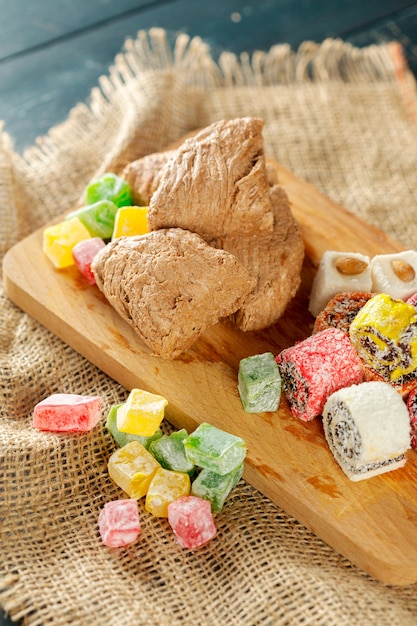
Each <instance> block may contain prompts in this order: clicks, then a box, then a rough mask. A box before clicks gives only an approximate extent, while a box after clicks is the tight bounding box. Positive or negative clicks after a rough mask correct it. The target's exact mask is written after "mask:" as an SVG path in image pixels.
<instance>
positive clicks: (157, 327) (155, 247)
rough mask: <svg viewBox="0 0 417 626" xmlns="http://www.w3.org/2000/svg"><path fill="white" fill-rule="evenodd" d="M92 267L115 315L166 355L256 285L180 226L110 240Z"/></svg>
mask: <svg viewBox="0 0 417 626" xmlns="http://www.w3.org/2000/svg"><path fill="white" fill-rule="evenodd" d="M92 270H93V273H94V276H95V279H96V283H97V286H98V287H99V289H100V290H101V291H102V292H103V293H104V295H105V296H106V298H107V300H108V301H109V302H110V304H111V305H112V306H113V307H114V308H115V310H116V311H117V312H118V313H119V315H121V317H122V318H123V319H125V320H126V321H127V322H128V323H129V324H130V325H131V326H132V327H133V329H134V330H135V331H136V333H137V334H138V335H139V337H140V338H141V339H142V340H143V341H144V343H145V344H146V345H148V347H149V348H150V349H151V350H152V351H153V353H155V354H157V355H159V356H161V357H163V358H166V359H174V358H177V357H179V356H180V355H181V353H183V352H185V351H186V350H187V349H188V348H189V347H190V346H191V345H192V344H193V343H194V342H195V341H196V340H197V339H198V337H199V336H200V335H201V334H202V333H203V332H204V330H205V329H206V328H208V327H209V326H212V325H214V324H216V323H217V322H218V321H219V320H220V319H221V318H224V317H227V316H229V315H231V314H232V313H233V312H234V311H236V310H237V309H238V308H239V307H240V305H241V303H242V299H243V298H244V296H245V295H246V294H247V293H248V292H249V291H250V290H251V289H253V287H254V285H255V280H254V279H253V278H252V277H251V276H250V275H249V273H248V271H247V269H246V268H245V267H244V266H243V265H242V264H241V263H239V261H237V259H236V257H235V256H233V255H232V254H230V253H229V252H225V251H224V250H218V249H215V248H212V247H210V246H209V245H208V244H207V243H206V242H205V241H204V240H203V239H202V238H201V237H200V236H199V235H197V234H196V233H191V232H189V231H186V230H183V229H179V228H173V229H160V230H157V231H153V232H150V233H149V234H147V235H143V236H138V237H121V238H119V239H115V240H114V241H112V242H111V243H110V244H108V245H107V246H106V247H105V248H104V249H103V250H102V251H100V252H99V253H98V255H97V256H96V257H95V259H94V261H93V264H92Z"/></svg>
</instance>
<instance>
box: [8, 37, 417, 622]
mask: <svg viewBox="0 0 417 626" xmlns="http://www.w3.org/2000/svg"><path fill="white" fill-rule="evenodd" d="M416 111H417V108H416V102H415V84H414V79H413V78H412V77H411V76H410V74H409V73H408V71H407V68H406V65H405V64H404V61H403V60H402V58H401V54H400V50H399V48H398V47H397V46H396V45H395V44H391V45H381V46H376V47H371V48H367V49H363V50H359V49H355V48H352V47H351V46H349V45H347V44H345V43H343V42H341V41H326V42H324V43H323V44H321V45H316V44H312V43H305V44H304V45H303V46H301V47H300V49H299V50H298V51H295V52H294V51H292V50H290V49H289V48H288V46H281V45H280V46H276V47H274V48H272V49H271V50H270V51H268V52H265V53H261V52H260V53H258V54H256V55H254V56H253V57H252V58H248V57H246V56H245V55H242V57H241V58H236V57H234V56H232V55H229V54H224V55H223V56H222V57H221V58H220V59H219V61H218V62H215V61H214V60H213V58H212V57H211V55H210V50H209V49H208V48H207V46H206V45H205V44H204V42H201V41H200V40H199V39H194V40H191V41H190V40H189V39H188V38H187V37H185V36H180V37H178V38H177V40H176V42H175V46H173V47H171V46H170V45H168V44H167V40H166V37H165V33H164V32H162V31H151V32H150V33H140V34H138V38H137V39H136V40H135V41H130V42H127V44H126V50H125V51H124V52H123V54H121V55H120V56H119V57H117V58H116V60H115V65H114V67H113V68H112V70H111V72H110V73H109V76H108V77H103V79H102V80H101V82H100V85H99V87H97V88H96V89H94V90H93V92H92V94H91V102H89V103H88V105H84V104H80V105H79V106H78V107H76V108H75V109H74V110H73V111H72V113H71V115H70V116H69V118H68V120H67V121H66V122H65V123H64V124H62V125H60V126H59V127H56V128H55V129H53V130H52V131H51V133H50V135H49V136H48V137H45V138H43V139H40V140H39V145H37V146H35V147H33V148H31V149H29V150H28V151H26V153H25V154H24V155H23V156H20V155H18V154H16V153H15V152H14V151H13V147H12V143H11V141H10V138H9V137H8V136H7V134H6V133H3V134H2V135H1V136H0V207H1V217H2V219H1V223H0V243H1V258H3V256H4V254H5V252H6V251H7V250H8V249H9V248H10V247H11V246H12V245H13V244H14V243H16V242H17V241H18V240H20V239H21V238H22V237H24V236H26V235H28V234H29V233H30V232H32V231H33V230H35V229H36V228H39V227H41V226H42V225H44V224H45V223H47V222H48V221H50V220H51V219H53V218H55V217H57V216H59V215H60V214H61V213H63V212H64V211H66V210H68V209H69V208H70V207H72V206H73V205H74V204H75V203H76V202H77V201H78V199H79V198H80V196H81V193H82V190H83V189H84V187H85V185H86V184H87V183H88V181H89V180H90V179H91V178H92V177H95V176H97V175H98V174H99V173H101V172H103V171H105V170H109V169H112V170H115V171H119V170H120V169H121V168H122V167H123V166H124V164H125V163H127V162H128V161H130V160H132V159H134V158H137V157H139V156H141V155H144V154H146V153H149V152H152V151H155V150H158V149H161V148H163V147H164V146H165V145H167V144H169V143H170V142H172V141H174V140H175V139H177V138H178V137H180V136H181V135H182V134H184V133H186V132H188V131H190V130H192V129H195V128H198V127H201V126H205V125H207V124H209V123H211V122H213V121H215V120H218V119H221V118H224V117H237V116H240V115H253V116H259V117H262V118H263V119H264V120H265V132H264V136H265V149H266V152H267V153H268V154H270V155H271V156H273V157H275V158H276V159H277V160H278V161H280V162H281V163H282V164H283V165H284V166H286V167H288V168H289V169H291V170H293V171H294V172H295V173H296V174H298V175H299V176H300V177H302V178H304V179H306V180H308V181H309V182H311V183H313V184H314V185H315V186H316V187H318V188H319V189H320V190H321V191H323V192H324V193H325V194H327V195H328V196H329V197H331V198H332V199H333V200H335V201H336V202H338V203H340V204H341V205H343V206H345V207H346V208H348V209H350V210H351V211H352V212H354V213H356V214H358V215H360V216H361V217H362V218H364V219H366V220H367V221H369V222H371V223H373V224H374V225H375V226H377V227H379V228H381V229H382V230H384V231H386V232H387V233H389V234H390V235H392V236H394V237H396V238H397V239H398V240H399V241H401V242H402V243H403V245H404V246H407V247H416V246H417V222H416V220H415V218H414V207H415V203H416V189H417V142H416V127H415V123H416ZM0 298H1V309H0V376H1V391H0V393H1V403H0V411H1V413H0V506H1V509H0V550H1V565H0V603H1V604H2V605H3V606H4V607H5V609H6V610H7V611H8V612H10V614H11V615H13V617H15V618H16V619H18V618H24V620H25V623H27V624H31V625H35V624H44V625H45V626H46V625H49V624H50V625H54V626H55V625H58V624H62V625H66V624H75V625H77V626H89V625H91V626H102V625H105V624H115V625H117V626H119V625H120V626H124V625H129V626H130V625H132V624H144V625H153V624H161V625H164V624H170V626H174V625H176V624H187V625H188V624H189V625H195V624H198V625H202V626H211V625H213V626H214V625H218V624H228V625H230V626H233V625H236V626H240V625H242V626H255V625H258V624H259V625H263V626H266V625H268V626H272V625H275V624H278V625H281V624H286V625H287V624H288V625H298V624H314V625H315V624H317V625H323V626H328V625H329V626H330V625H333V624H334V625H336V624H337V625H346V626H347V625H350V624H353V623H360V624H365V625H366V624H378V625H381V626H384V625H385V624H386V625H388V624H390V625H397V624H398V625H399V626H400V625H401V626H407V625H410V626H411V625H412V624H415V616H416V614H417V600H416V599H415V596H416V588H415V586H411V587H407V588H400V587H399V588H397V587H394V588H387V587H385V586H384V585H382V584H381V583H379V582H378V581H376V580H373V579H372V578H370V577H369V576H367V575H365V574H364V573H363V572H361V571H360V570H359V569H357V568H356V567H355V566H353V565H352V564H350V563H349V562H348V561H347V560H346V559H344V558H343V557H341V556H340V555H338V554H337V553H336V552H334V551H333V550H332V549H331V548H330V547H328V546H327V545H325V544H324V543H323V542H322V541H321V540H320V539H318V538H317V537H315V536H314V534H313V533H311V532H310V531H308V530H306V529H305V528H304V527H303V526H302V525H300V524H299V523H298V522H297V521H296V520H294V519H293V518H291V517H290V516H288V515H287V514H286V513H285V512H284V511H282V510H281V509H279V508H277V507H276V506H274V505H273V504H272V503H271V502H269V501H268V500H267V499H266V498H265V497H264V496H262V495H261V494H259V493H258V492H256V491H255V490H254V489H253V488H252V487H250V486H249V485H247V484H245V482H244V481H241V482H240V483H239V485H238V486H237V487H236V489H235V490H234V491H233V493H232V495H231V497H230V499H229V501H228V503H227V505H226V507H225V509H224V511H223V512H222V514H221V515H220V516H219V517H218V519H217V525H218V528H219V534H218V537H217V539H216V540H215V541H213V542H211V543H210V544H209V545H208V546H206V547H205V548H204V549H202V550H200V551H198V552H196V553H195V554H190V553H189V552H184V551H183V550H181V549H180V548H179V547H178V546H177V545H176V544H175V542H174V541H173V539H172V534H171V532H170V530H169V529H168V528H167V525H166V522H165V521H164V520H158V519H156V518H152V517H151V516H150V515H147V514H146V513H145V512H144V511H143V514H142V516H141V521H142V537H141V539H140V541H139V543H138V544H134V545H132V546H130V547H128V548H127V549H124V550H119V551H117V550H116V551H109V550H107V549H102V547H101V546H100V542H99V538H98V531H97V516H98V512H99V510H100V509H101V507H102V506H103V504H104V503H105V502H106V501H107V500H109V499H111V498H117V497H120V492H119V490H118V489H117V488H116V487H115V486H114V485H112V483H111V481H110V480H109V478H108V473H107V467H106V462H107V458H108V456H109V452H110V451H111V450H112V449H113V442H112V441H111V438H110V436H109V435H108V433H106V431H105V429H104V428H97V429H95V430H94V431H93V432H92V433H90V434H88V435H86V436H71V437H66V436H55V435H51V436H47V435H45V434H40V433H37V432H34V430H33V428H32V426H31V416H32V410H33V406H34V404H35V403H36V402H38V401H40V400H41V399H42V398H44V397H45V396H46V395H49V394H51V393H55V392H60V391H63V390H64V391H66V392H72V393H94V394H98V395H100V396H101V397H102V398H103V402H104V407H103V413H106V411H107V410H108V409H109V408H110V406H111V405H112V404H115V403H117V402H121V401H123V400H124V399H125V398H126V396H127V392H126V390H125V389H123V388H121V387H120V385H118V384H117V383H116V382H114V381H113V380H111V379H109V378H108V377H107V376H106V375H104V374H103V373H102V372H100V371H99V370H97V369H96V368H95V367H94V366H92V365H91V364H90V363H88V362H87V361H86V360H85V359H83V358H82V357H81V356H80V355H79V354H77V353H76V352H74V351H73V350H72V349H71V348H69V347H68V346H66V345H65V344H64V343H63V342H62V341H61V340H60V339H58V338H57V337H55V336H53V335H52V334H51V333H50V332H49V331H48V330H47V329H45V328H43V327H42V326H40V325H39V324H38V323H37V322H35V321H34V320H33V319H32V318H31V317H30V316H28V315H26V314H24V313H22V312H21V311H20V310H19V309H18V308H17V307H15V306H14V305H13V304H12V303H11V302H10V301H9V300H8V299H7V297H6V296H5V294H4V292H3V290H1V292H0ZM161 392H163V390H161ZM164 427H165V428H166V429H167V430H169V429H170V426H169V424H167V423H166V424H165V425H164Z"/></svg>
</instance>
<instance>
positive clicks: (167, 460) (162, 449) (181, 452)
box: [149, 428, 195, 476]
mask: <svg viewBox="0 0 417 626" xmlns="http://www.w3.org/2000/svg"><path fill="white" fill-rule="evenodd" d="M187 436H188V433H187V431H186V430H185V428H182V429H181V430H178V431H176V432H173V433H171V434H170V435H163V436H162V437H160V438H159V439H157V440H156V441H153V442H152V443H151V445H150V446H149V452H150V453H151V454H152V455H153V456H154V457H155V459H156V460H157V461H158V463H159V464H160V465H161V466H162V467H163V468H164V469H168V470H173V471H176V472H184V473H185V474H188V475H189V476H193V475H194V473H195V466H194V464H193V463H191V462H190V461H189V460H188V459H187V457H186V455H185V449H184V439H185V438H186V437H187Z"/></svg>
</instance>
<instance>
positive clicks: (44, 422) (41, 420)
mask: <svg viewBox="0 0 417 626" xmlns="http://www.w3.org/2000/svg"><path fill="white" fill-rule="evenodd" d="M100 418H101V398H100V397H99V396H83V395H79V394H70V393H56V394H52V395H51V396H49V397H48V398H45V399H44V400H42V401H41V402H38V404H36V405H35V407H34V410H33V426H34V427H35V428H37V429H39V430H49V431H53V432H85V431H89V430H91V429H92V428H94V426H95V425H96V424H97V423H98V422H99V421H100Z"/></svg>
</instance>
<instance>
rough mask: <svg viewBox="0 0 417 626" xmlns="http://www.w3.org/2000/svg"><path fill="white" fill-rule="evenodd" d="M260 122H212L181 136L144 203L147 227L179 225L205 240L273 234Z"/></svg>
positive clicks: (233, 120)
mask: <svg viewBox="0 0 417 626" xmlns="http://www.w3.org/2000/svg"><path fill="white" fill-rule="evenodd" d="M263 126H264V122H263V120H261V119H257V118H250V117H244V118H237V119H232V120H222V121H220V122H215V123H214V124H211V125H210V126H208V127H207V128H205V129H203V130H201V131H200V132H199V133H197V134H196V135H195V136H194V137H191V138H189V139H186V140H185V141H184V143H183V144H182V145H181V146H180V147H179V148H178V149H177V151H176V154H175V155H174V157H173V158H172V159H170V160H169V161H168V163H167V164H166V165H165V167H164V168H163V171H162V175H161V179H160V182H159V185H158V187H157V189H156V191H155V192H154V194H153V195H152V197H151V199H150V203H149V213H148V220H149V228H150V230H158V229H160V228H172V227H179V228H183V229H185V230H190V231H192V232H197V233H199V234H200V235H201V236H202V237H203V238H204V239H205V240H207V241H209V240H210V239H212V238H213V237H225V236H227V235H233V234H236V235H240V236H242V235H245V236H246V235H249V234H253V233H258V232H272V230H273V221H274V218H273V212H272V207H271V200H270V197H269V185H268V178H267V175H266V165H265V155H264V148H263V137H262V130H263Z"/></svg>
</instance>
